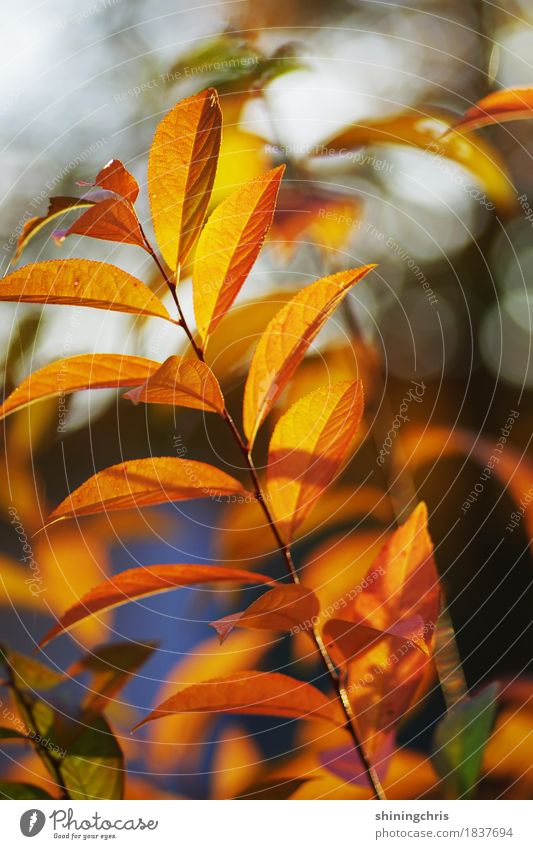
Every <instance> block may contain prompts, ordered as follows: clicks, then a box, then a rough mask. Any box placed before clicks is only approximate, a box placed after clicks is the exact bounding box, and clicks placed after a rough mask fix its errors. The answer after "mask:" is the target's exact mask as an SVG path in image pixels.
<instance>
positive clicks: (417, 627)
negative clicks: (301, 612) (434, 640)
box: [324, 616, 429, 666]
mask: <svg viewBox="0 0 533 849" xmlns="http://www.w3.org/2000/svg"><path fill="white" fill-rule="evenodd" d="M384 637H397V638H400V640H401V641H403V642H404V643H409V642H412V643H413V645H414V646H415V647H416V648H417V649H418V650H419V651H420V652H422V654H425V655H426V657H429V648H428V644H427V642H426V640H425V639H424V621H423V619H422V617H421V616H410V617H409V618H408V619H402V620H401V621H400V622H396V623H394V624H393V625H391V626H390V627H389V628H387V629H386V630H384V631H380V630H378V629H377V628H371V627H370V626H369V625H360V624H358V623H357V622H350V621H348V620H346V619H328V621H327V622H326V624H325V625H324V638H325V642H326V645H327V647H328V649H329V650H330V654H331V656H332V657H333V660H334V661H335V663H336V664H337V665H338V666H340V665H341V664H342V663H346V662H349V661H351V660H353V658H354V657H355V656H356V655H357V654H359V652H362V651H365V649H367V648H369V647H370V646H371V645H373V644H374V643H376V642H378V641H379V640H381V639H383V638H384Z"/></svg>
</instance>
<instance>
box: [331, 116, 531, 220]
mask: <svg viewBox="0 0 533 849" xmlns="http://www.w3.org/2000/svg"><path fill="white" fill-rule="evenodd" d="M453 124H454V118H453V116H451V115H449V114H447V113H446V112H444V111H442V110H434V109H432V110H426V111H424V112H421V111H408V112H402V113H400V114H397V115H392V116H390V117H387V118H382V119H379V120H377V121H368V122H366V123H365V124H361V123H359V124H353V125H352V126H350V127H347V128H346V129H345V130H343V131H342V132H341V133H339V134H338V135H336V136H335V137H334V138H332V139H329V140H328V141H326V142H324V145H323V150H324V152H325V153H328V152H330V151H332V150H336V151H343V152H347V151H348V150H357V148H359V147H361V146H362V145H375V144H385V145H391V144H392V145H398V144H401V145H407V146H410V147H416V148H420V149H421V150H425V151H426V152H428V153H432V154H435V155H436V156H441V157H445V158H446V159H452V160H454V161H455V162H457V163H459V165H462V166H463V168H466V169H467V170H469V171H470V172H471V173H472V174H473V175H474V176H475V177H477V179H478V180H479V182H480V183H481V184H482V186H483V187H484V188H485V190H486V191H487V193H488V195H489V197H491V198H492V199H493V201H494V203H495V204H496V205H497V206H499V207H500V208H501V209H502V211H504V212H512V211H513V209H514V208H515V206H516V191H515V189H514V186H513V184H512V182H511V179H510V177H509V175H508V171H507V168H506V167H505V164H504V162H503V160H502V159H501V157H500V156H499V154H498V153H497V151H496V150H495V149H494V148H493V147H492V145H490V144H487V142H485V141H484V140H483V139H481V138H477V137H472V136H468V135H463V134H462V133H461V132H459V131H458V132H453V133H449V132H448V130H450V129H451V128H452V127H453Z"/></svg>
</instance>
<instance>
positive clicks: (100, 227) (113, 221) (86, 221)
mask: <svg viewBox="0 0 533 849" xmlns="http://www.w3.org/2000/svg"><path fill="white" fill-rule="evenodd" d="M74 234H75V235H78V236H91V238H93V239H103V240H105V241H108V242H122V243H124V244H128V245H137V246H138V247H140V248H143V249H144V250H148V249H147V247H146V243H145V241H144V239H143V235H142V232H141V228H140V227H139V220H138V218H137V216H136V215H135V212H134V210H133V209H132V207H131V205H130V204H129V203H126V201H124V200H121V199H120V198H107V199H106V200H101V201H99V202H98V203H95V204H94V205H93V206H91V207H90V208H89V209H87V210H86V211H85V212H84V213H83V215H80V217H79V218H77V219H76V221H75V222H74V223H73V224H71V225H70V227H69V228H68V229H67V230H60V231H58V232H57V233H56V234H54V235H55V236H56V239H58V240H59V241H63V240H64V239H66V238H67V236H72V235H74Z"/></svg>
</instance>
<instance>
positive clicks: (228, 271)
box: [193, 166, 284, 342]
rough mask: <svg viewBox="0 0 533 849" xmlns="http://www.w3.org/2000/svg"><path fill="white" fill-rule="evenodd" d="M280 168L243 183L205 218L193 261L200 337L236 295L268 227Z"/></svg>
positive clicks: (204, 335)
mask: <svg viewBox="0 0 533 849" xmlns="http://www.w3.org/2000/svg"><path fill="white" fill-rule="evenodd" d="M283 171H284V167H283V166H280V167H279V168H275V169H274V170H272V171H269V172H268V173H267V174H262V175H261V176H260V177H257V178H256V179H255V180H252V182H250V183H247V184H245V185H244V186H242V187H241V188H239V189H237V191H235V192H233V194H231V195H230V196H229V197H228V198H226V200H224V201H223V202H222V203H221V204H220V205H219V206H217V208H216V209H215V211H214V212H213V213H212V215H211V216H210V218H209V220H208V222H207V224H206V225H205V227H204V229H203V231H202V233H201V235H200V238H199V240H198V247H197V250H196V256H195V261H194V272H193V295H194V313H195V316H196V322H197V325H198V331H199V333H200V336H201V337H202V339H203V340H204V342H205V341H206V340H207V337H208V336H209V334H210V333H211V332H212V331H213V330H214V329H215V327H216V326H217V324H218V323H219V322H220V321H221V319H222V318H223V317H224V315H225V313H226V312H227V311H228V309H229V308H230V306H231V305H232V303H233V301H234V300H235V298H236V297H237V295H238V294H239V291H240V289H241V286H242V285H243V283H244V281H245V280H246V278H247V276H248V274H249V272H250V269H251V268H252V265H253V264H254V262H255V260H256V259H257V256H258V254H259V251H260V250H261V247H262V245H263V242H264V240H265V237H266V234H267V232H268V228H269V227H270V224H271V222H272V216H273V215H274V208H275V205H276V198H277V195H278V190H279V185H280V181H281V177H282V175H283Z"/></svg>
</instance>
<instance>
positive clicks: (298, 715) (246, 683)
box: [134, 670, 344, 730]
mask: <svg viewBox="0 0 533 849" xmlns="http://www.w3.org/2000/svg"><path fill="white" fill-rule="evenodd" d="M190 711H209V712H216V713H219V712H223V713H245V714H259V715H262V716H281V717H290V718H294V719H315V718H316V719H325V720H327V721H328V722H331V723H332V724H333V725H341V724H343V721H344V720H343V716H342V711H341V710H340V707H339V704H338V702H336V701H335V700H330V699H328V698H327V696H325V695H324V694H323V693H321V692H320V690H317V689H316V688H315V687H313V686H312V685H311V684H306V683H305V682H304V681H297V680H296V679H295V678H290V677H289V676H288V675H282V674H281V673H279V672H255V671H248V670H247V671H244V672H237V673H235V674H233V675H228V676H227V677H225V678H214V679H213V680H211V681H203V682H202V683H201V684H193V685H191V686H190V687H186V688H185V689H184V690H181V691H180V692H179V693H176V694H175V695H173V696H171V697H170V698H169V699H167V700H166V701H165V702H163V703H162V704H160V705H158V707H157V708H156V709H155V710H153V711H152V712H151V713H150V714H149V715H148V716H147V717H146V718H145V719H143V720H142V722H140V723H139V724H138V725H136V726H135V727H136V728H139V727H140V726H142V725H144V724H145V723H147V722H153V721H154V720H155V719H161V718H163V717H166V716H169V715H172V714H173V713H182V712H184V713H187V712H190ZM134 730H135V729H134Z"/></svg>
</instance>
